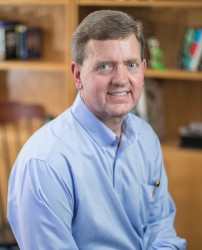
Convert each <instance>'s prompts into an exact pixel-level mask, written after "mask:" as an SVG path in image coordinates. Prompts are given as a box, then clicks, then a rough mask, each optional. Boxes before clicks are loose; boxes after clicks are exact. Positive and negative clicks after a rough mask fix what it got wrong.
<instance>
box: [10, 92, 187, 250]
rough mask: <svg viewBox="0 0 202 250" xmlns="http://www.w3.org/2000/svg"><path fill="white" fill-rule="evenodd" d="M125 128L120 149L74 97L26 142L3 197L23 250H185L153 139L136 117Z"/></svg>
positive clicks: (131, 115)
mask: <svg viewBox="0 0 202 250" xmlns="http://www.w3.org/2000/svg"><path fill="white" fill-rule="evenodd" d="M122 129H123V133H122V137H121V142H120V147H119V148H118V149H117V143H118V142H119V138H118V137H117V136H116V135H115V134H114V133H113V132H112V131H111V130H110V129H109V128H108V127H106V126H105V125H104V124H103V123H102V122H101V121H100V120H99V119H97V118H96V116H94V114H93V113H92V112H91V111H90V110H89V109H88V108H87V106H86V105H85V104H84V103H83V101H82V99H81V97H80V95H79V94H78V95H77V98H76V100H75V102H74V104H73V106H72V107H71V108H69V109H68V110H66V111H65V112H64V113H63V114H61V115H60V116H58V117H57V118H56V119H55V120H53V121H51V122H49V123H48V124H46V125H45V126H44V127H42V128H41V129H39V130H38V131H37V132H36V133H35V134H34V135H33V136H32V137H31V138H30V139H29V140H28V142H27V143H26V144H25V146H24V148H23V149H22V150H21V152H20V154H19V156H18V158H17V160H16V163H15V165H14V167H13V170H12V173H11V175H10V179H9V192H8V219H9V222H10V224H11V227H12V230H13V232H14V234H15V236H16V239H17V241H18V243H19V246H20V249H22V250H43V249H44V250H52V249H54V250H59V249H61V250H62V249H70V250H76V249H80V250H138V249H161V248H163V249H186V241H185V240H184V239H181V238H179V237H177V235H176V232H175V229H174V226H173V223H174V218H175V213H176V209H175V206H174V203H173V201H172V199H171V197H170V195H169V193H168V190H167V177H166V173H165V170H164V166H163V159H162V153H161V149H160V144H159V140H158V138H157V136H156V135H155V133H154V132H153V130H152V129H151V127H150V126H149V125H148V124H147V123H146V122H144V121H143V120H141V119H139V118H138V117H136V116H134V115H133V114H128V115H127V116H126V117H125V120H124V122H123V126H122ZM157 180H160V186H159V187H156V190H155V192H154V189H155V182H156V181H157ZM153 194H154V195H153Z"/></svg>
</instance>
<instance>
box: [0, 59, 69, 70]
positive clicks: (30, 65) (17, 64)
mask: <svg viewBox="0 0 202 250" xmlns="http://www.w3.org/2000/svg"><path fill="white" fill-rule="evenodd" d="M67 68H68V67H67V64H66V63H64V62H50V61H38V60H37V61H17V60H9V61H1V62H0V71H1V70H13V69H18V70H37V71H51V72H67Z"/></svg>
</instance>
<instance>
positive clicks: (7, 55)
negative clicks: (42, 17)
mask: <svg viewBox="0 0 202 250" xmlns="http://www.w3.org/2000/svg"><path fill="white" fill-rule="evenodd" d="M41 53H42V32H41V29H40V28H39V27H28V26H26V25H23V24H21V23H20V22H18V21H0V61H3V60H8V59H20V60H26V59H33V58H40V57H41Z"/></svg>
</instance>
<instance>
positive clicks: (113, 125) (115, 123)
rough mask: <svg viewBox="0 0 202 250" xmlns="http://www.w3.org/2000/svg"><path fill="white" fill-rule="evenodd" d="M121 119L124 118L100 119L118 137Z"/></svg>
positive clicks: (120, 130)
mask: <svg viewBox="0 0 202 250" xmlns="http://www.w3.org/2000/svg"><path fill="white" fill-rule="evenodd" d="M123 119H124V118H120V117H115V118H112V119H111V120H110V121H104V120H102V122H103V123H104V124H105V125H106V126H107V127H108V128H109V129H111V130H112V131H113V132H114V133H115V134H116V135H117V136H118V137H119V138H121V133H122V122H123Z"/></svg>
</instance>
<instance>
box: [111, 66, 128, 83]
mask: <svg viewBox="0 0 202 250" xmlns="http://www.w3.org/2000/svg"><path fill="white" fill-rule="evenodd" d="M112 83H113V84H117V85H125V84H127V83H128V72H127V69H126V67H125V65H122V64H121V65H117V67H116V70H114V75H113V80H112Z"/></svg>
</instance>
